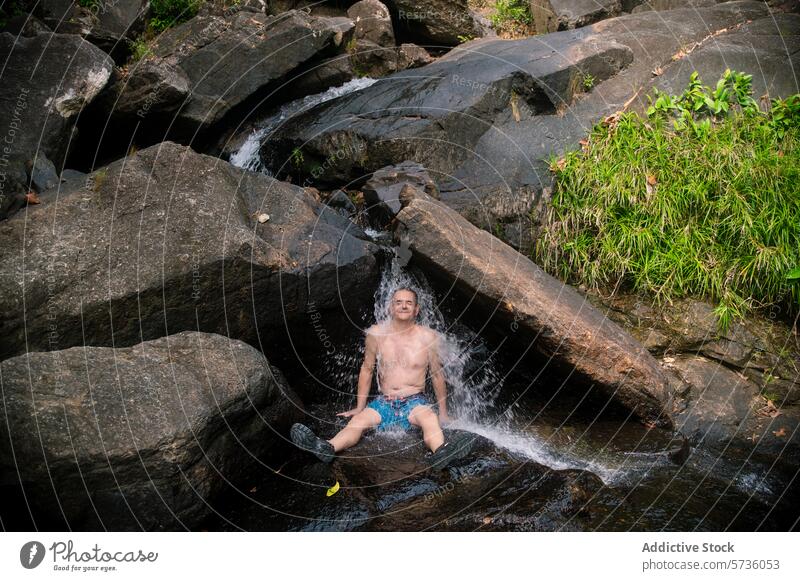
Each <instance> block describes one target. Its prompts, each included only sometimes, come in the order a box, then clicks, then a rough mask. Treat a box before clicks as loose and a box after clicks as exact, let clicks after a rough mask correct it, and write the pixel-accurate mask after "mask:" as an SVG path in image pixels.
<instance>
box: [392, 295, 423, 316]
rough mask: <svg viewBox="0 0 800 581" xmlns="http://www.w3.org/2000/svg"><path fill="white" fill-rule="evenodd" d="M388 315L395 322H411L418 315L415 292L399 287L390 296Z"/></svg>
mask: <svg viewBox="0 0 800 581" xmlns="http://www.w3.org/2000/svg"><path fill="white" fill-rule="evenodd" d="M389 314H391V315H392V318H393V319H394V320H396V321H413V320H414V319H416V318H417V315H418V314H419V303H418V302H417V292H416V291H415V290H413V289H410V288H408V287H401V288H399V289H397V290H396V291H394V294H392V302H391V304H390V305H389Z"/></svg>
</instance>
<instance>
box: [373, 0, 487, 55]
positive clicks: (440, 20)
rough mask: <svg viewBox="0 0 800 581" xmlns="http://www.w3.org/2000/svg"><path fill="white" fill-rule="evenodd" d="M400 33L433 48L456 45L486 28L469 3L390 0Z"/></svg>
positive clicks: (463, 0)
mask: <svg viewBox="0 0 800 581" xmlns="http://www.w3.org/2000/svg"><path fill="white" fill-rule="evenodd" d="M386 3H387V4H388V5H389V7H390V8H391V9H392V12H393V15H394V17H395V22H396V24H397V28H398V29H399V30H402V31H404V32H405V33H406V34H409V35H411V36H413V37H415V38H417V39H420V40H423V41H426V42H427V43H429V44H431V45H439V46H442V45H444V46H455V45H457V44H459V43H460V42H462V41H463V40H464V39H465V38H479V37H482V36H483V35H484V28H483V26H482V25H481V23H480V20H479V18H478V17H477V16H476V14H475V13H474V12H473V11H472V10H471V9H470V7H469V2H468V1H467V0H423V1H421V2H420V1H419V0H387V2H386Z"/></svg>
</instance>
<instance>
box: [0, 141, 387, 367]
mask: <svg viewBox="0 0 800 581" xmlns="http://www.w3.org/2000/svg"><path fill="white" fill-rule="evenodd" d="M0 246H2V247H3V248H4V252H3V253H2V256H1V257H0V273H2V277H0V312H2V313H3V315H2V318H0V335H2V338H1V339H0V358H5V357H9V356H11V355H16V354H19V353H25V352H27V351H52V350H58V349H63V348H66V347H70V346H74V345H99V346H110V345H114V346H128V345H133V344H135V343H138V342H140V341H142V340H148V339H154V338H157V337H162V336H165V335H168V334H171V333H175V332H178V331H183V330H200V331H207V332H215V333H220V334H224V335H229V336H231V337H232V338H236V339H243V340H246V341H248V342H251V343H253V344H258V343H259V341H261V342H264V343H266V342H270V341H277V336H283V335H285V333H286V332H288V331H287V329H288V330H290V331H291V333H292V336H291V338H292V339H293V341H294V343H290V342H288V341H284V342H282V343H280V344H281V345H283V348H284V349H285V350H286V351H289V350H291V349H292V348H293V347H295V348H297V346H298V344H302V342H303V336H304V333H305V336H308V337H309V340H310V341H313V342H312V343H311V345H312V347H314V349H315V350H316V351H320V350H322V349H323V348H322V346H321V344H320V342H319V341H318V340H317V336H318V334H319V333H318V329H315V326H318V323H317V322H315V321H317V319H319V318H320V317H321V318H322V319H323V320H324V321H325V324H326V325H327V326H328V328H329V329H330V331H329V333H328V335H329V336H333V335H334V334H335V333H334V330H342V331H344V330H345V329H347V330H352V329H355V328H357V325H358V324H359V322H360V321H361V313H362V311H363V310H364V309H365V305H369V304H372V294H373V291H374V289H375V288H376V285H377V279H378V270H379V268H378V267H379V265H378V259H377V253H378V248H377V247H376V246H375V245H373V244H372V243H371V242H370V241H369V239H368V238H367V237H366V236H365V235H364V233H363V232H362V231H361V230H360V229H359V228H357V227H356V226H355V225H353V224H352V223H351V222H350V221H348V220H347V219H345V218H343V217H341V216H339V215H338V214H336V212H335V211H333V210H331V209H326V207H325V206H323V205H321V204H320V203H319V202H317V201H316V199H315V198H314V196H313V195H312V194H311V193H309V192H308V191H306V190H304V189H303V188H300V187H297V186H292V185H290V184H287V183H283V182H279V181H277V180H274V179H272V178H269V177H267V176H265V175H261V174H255V173H251V172H246V171H244V170H240V169H239V168H236V167H234V166H232V165H230V164H228V163H226V162H223V161H221V160H219V159H217V158H212V157H208V156H205V155H200V154H197V153H195V152H194V151H192V150H191V149H189V148H187V147H183V146H180V145H177V144H174V143H170V142H166V143H163V144H161V145H159V146H153V147H151V148H148V149H146V150H142V151H140V152H138V153H136V154H135V155H132V156H130V157H127V158H125V159H122V160H120V161H118V162H115V163H113V164H111V165H109V166H107V167H105V168H102V169H100V170H98V171H95V172H94V173H92V174H91V175H90V176H88V178H87V179H86V180H84V181H81V180H73V181H69V182H68V183H66V184H62V188H61V191H60V192H59V195H58V196H57V198H55V197H54V199H53V201H52V202H45V203H43V204H41V205H39V206H36V207H32V208H29V209H28V211H27V212H26V215H25V216H22V215H18V216H16V217H14V218H12V219H10V220H7V221H5V222H2V223H0ZM309 313H314V314H315V315H316V316H315V317H314V318H310V317H311V316H310V314H309Z"/></svg>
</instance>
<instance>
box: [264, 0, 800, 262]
mask: <svg viewBox="0 0 800 581" xmlns="http://www.w3.org/2000/svg"><path fill="white" fill-rule="evenodd" d="M797 18H798V15H795V14H774V15H769V14H768V12H767V7H766V6H765V5H764V4H763V3H761V2H750V1H737V2H727V3H723V4H717V5H715V6H712V7H708V8H699V9H695V8H684V9H681V10H670V11H665V12H659V13H654V12H647V13H641V14H632V15H626V16H621V17H618V18H613V19H610V20H604V21H602V22H598V23H596V24H593V25H591V26H587V27H584V28H580V29H576V30H569V31H562V32H555V33H552V34H548V35H546V36H537V37H533V38H528V39H524V40H516V41H500V40H488V39H482V40H476V41H473V42H470V43H466V44H465V45H463V46H461V47H458V48H456V49H454V50H453V51H451V52H450V53H449V54H448V55H446V56H445V57H443V58H441V59H439V60H438V61H437V62H435V63H433V64H431V65H428V66H426V67H423V68H421V69H417V70H415V71H406V72H403V73H402V74H396V75H393V76H390V77H388V78H387V79H385V80H382V81H381V82H380V83H376V84H375V85H373V86H372V87H369V88H367V89H364V90H362V91H359V92H357V93H354V94H352V95H348V96H346V97H344V98H342V99H339V100H337V101H335V102H331V103H326V104H323V105H320V106H319V107H317V108H315V109H312V110H310V111H308V112H306V113H305V114H304V115H302V116H299V118H298V119H296V120H294V121H293V122H291V123H289V124H287V126H286V127H285V128H284V130H283V131H279V132H277V133H276V134H275V136H274V138H273V139H272V140H271V141H268V142H267V143H265V144H264V148H263V150H262V151H263V158H264V160H265V161H267V162H268V165H269V166H271V167H273V168H274V169H279V168H281V167H282V166H283V163H284V162H285V160H286V159H287V158H288V156H289V155H290V154H291V152H292V151H294V149H296V148H302V149H303V153H304V156H305V159H307V160H311V161H310V163H309V164H308V168H302V167H301V168H299V169H300V171H299V172H297V173H303V174H304V175H310V174H311V170H312V168H313V167H317V166H318V165H322V163H323V161H324V160H326V159H329V158H330V156H331V155H333V154H339V156H338V157H337V162H336V163H333V164H329V165H328V170H327V171H326V172H325V173H324V174H323V176H322V178H321V179H322V180H323V181H327V182H329V185H330V186H332V187H338V186H340V185H341V184H342V183H348V182H349V181H350V180H353V179H360V178H361V177H362V176H363V175H364V174H366V173H370V172H372V171H375V170H376V169H378V168H381V167H384V166H386V165H391V164H395V163H399V162H400V161H403V160H414V161H417V162H419V163H423V164H425V165H426V167H428V169H429V171H431V172H432V176H433V177H434V179H435V180H436V181H437V183H438V185H439V189H440V191H441V192H442V200H443V201H445V202H446V203H447V204H448V205H449V206H450V207H452V208H454V209H456V210H458V211H459V212H460V213H462V215H464V216H465V217H467V218H468V219H469V220H471V221H472V222H473V223H475V224H477V225H480V226H481V227H484V228H487V229H490V230H492V231H495V230H496V228H497V227H498V225H500V226H501V227H502V228H504V229H505V236H504V237H505V239H506V240H507V241H508V243H510V244H512V245H514V246H515V247H517V248H522V249H524V250H526V251H527V249H528V248H529V247H530V244H531V242H532V236H535V235H536V227H537V225H538V224H539V221H540V219H541V212H543V211H544V210H545V209H546V208H547V204H548V201H549V195H550V192H551V189H552V175H551V173H550V171H549V161H550V159H551V158H552V156H560V155H563V153H564V152H565V151H568V150H571V149H575V148H577V147H579V145H578V144H579V141H580V140H581V139H583V138H584V137H585V136H586V134H587V132H588V131H589V130H590V128H591V127H592V126H593V125H594V124H595V123H597V122H599V121H600V120H601V119H603V118H604V117H606V116H608V115H611V114H614V113H616V112H618V111H620V110H623V109H625V108H626V107H627V109H628V110H636V111H643V110H644V107H645V106H646V96H647V94H648V93H649V92H650V91H651V89H652V88H653V87H654V86H659V87H660V88H663V89H669V88H670V87H669V86H667V85H666V84H663V82H662V79H675V82H672V87H671V88H672V90H673V92H677V93H680V92H681V91H682V90H683V89H684V88H685V83H684V82H683V81H684V78H685V79H688V76H689V74H690V72H691V71H692V70H694V69H698V70H700V71H701V72H702V71H705V73H704V79H706V82H707V83H712V82H714V81H716V79H718V78H719V77H720V76H721V75H722V74H723V72H724V70H725V68H726V67H728V66H731V67H732V68H733V67H734V65H735V68H737V69H738V70H742V71H744V72H748V73H753V87H754V90H755V94H756V95H761V94H763V93H765V92H769V94H770V96H773V97H776V96H784V97H785V96H787V95H789V94H792V93H795V92H797V87H796V86H793V83H794V76H793V75H787V74H784V72H785V71H786V70H787V67H790V68H791V67H793V66H795V65H794V64H793V60H792V59H795V60H796V58H797V55H798V54H800V53H798V52H796V51H794V49H793V46H794V44H793V43H794V38H795V33H792V32H791V31H792V30H796V22H797ZM748 20H752V22H751V23H750V24H744V23H745V22H746V21H748ZM737 25H742V26H741V28H738V29H737V28H736V27H737ZM747 31H750V32H749V33H748V32H747ZM709 35H712V36H711V37H709ZM707 37H709V38H707ZM784 40H785V42H787V45H786V46H784V45H783V44H782V42H784ZM695 43H700V45H699V46H695ZM742 43H745V44H742ZM689 47H694V50H693V51H691V52H690V53H686V51H684V52H681V51H683V49H686V48H689ZM719 47H721V48H722V50H723V52H722V55H723V56H721V55H720V53H719V50H718V49H719ZM787 47H788V49H787ZM673 56H674V57H675V59H674V60H673ZM723 61H725V62H723ZM487 63H491V64H487ZM705 63H707V64H705ZM764 63H766V68H765V64H764ZM655 70H660V71H661V76H656V77H654V76H653V71H655ZM712 71H713V73H712ZM587 75H591V76H592V77H594V84H593V87H592V88H591V89H587V88H586V87H585V86H584V82H583V81H584V80H585V78H586V76H587ZM659 83H661V84H659ZM681 83H683V84H681ZM587 91H588V92H587ZM348 152H350V155H344V154H345V153H348ZM342 157H344V159H342ZM284 171H285V170H284ZM298 177H302V176H298ZM514 233H516V235H514V237H513V238H512V237H511V235H513V234H514Z"/></svg>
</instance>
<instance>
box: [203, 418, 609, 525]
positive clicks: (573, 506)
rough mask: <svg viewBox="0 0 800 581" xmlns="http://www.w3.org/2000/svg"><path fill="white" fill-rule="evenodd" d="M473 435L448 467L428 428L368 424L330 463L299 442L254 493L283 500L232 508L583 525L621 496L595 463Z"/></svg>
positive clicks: (297, 516)
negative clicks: (565, 464) (547, 459)
mask: <svg viewBox="0 0 800 581" xmlns="http://www.w3.org/2000/svg"><path fill="white" fill-rule="evenodd" d="M319 423H320V424H323V423H324V422H319ZM315 428H316V425H315ZM333 429H334V427H333V426H330V425H328V426H327V427H320V429H319V433H320V434H322V435H324V437H329V436H330V435H332V432H333ZM473 438H474V444H473V448H472V450H471V452H470V454H469V455H468V456H467V457H466V458H463V459H461V460H459V461H457V462H455V463H454V464H453V465H451V466H450V467H448V469H447V470H442V471H438V470H432V469H431V468H430V467H429V466H428V465H427V464H426V463H425V460H424V454H425V452H426V448H425V445H424V444H423V442H422V438H421V435H420V434H419V432H417V433H413V432H412V433H406V434H398V433H372V434H369V435H367V436H366V437H365V438H364V439H363V440H362V441H361V442H359V444H358V446H356V447H354V448H351V449H350V450H347V451H346V452H344V453H342V454H340V455H339V456H338V458H337V459H336V460H335V461H334V462H333V464H330V465H328V464H321V463H319V462H316V461H315V460H313V459H312V458H310V457H309V456H308V455H307V454H305V453H302V452H298V453H297V454H295V455H294V456H293V457H291V458H289V459H288V461H287V462H286V464H285V465H284V466H283V468H282V470H281V474H280V476H279V477H278V478H276V477H274V476H271V477H268V478H269V480H268V481H267V482H268V483H269V485H268V486H265V487H264V490H263V492H261V491H260V490H259V491H257V492H255V494H254V499H255V500H257V501H258V502H259V503H260V504H261V505H264V504H267V505H269V506H271V507H274V508H275V509H277V510H274V509H271V510H270V511H269V514H268V515H267V514H265V513H266V511H264V510H259V508H258V507H257V506H254V505H253V504H252V502H250V503H247V505H246V506H244V507H237V508H236V509H234V510H233V511H232V513H231V514H228V515H226V518H228V519H229V520H230V521H232V522H235V523H236V526H238V527H241V528H243V529H245V530H264V526H265V520H267V519H268V522H269V525H268V526H269V528H270V529H271V530H290V531H349V530H358V531H422V530H438V531H474V530H477V529H481V530H501V531H555V530H560V529H561V530H581V528H585V527H586V526H587V522H588V521H589V519H590V516H591V515H592V514H596V516H599V513H598V511H596V509H595V507H593V506H590V504H589V503H590V501H592V500H594V501H596V502H597V504H600V503H601V502H603V501H605V502H608V501H609V500H610V501H611V502H612V503H613V502H615V501H618V499H615V498H613V495H612V494H610V493H609V491H607V490H606V489H604V488H603V482H602V480H600V478H599V477H598V476H596V475H595V474H592V473H591V472H588V471H583V470H578V469H565V470H553V469H550V468H548V467H547V466H544V465H542V464H539V463H537V462H533V461H531V460H529V459H527V458H521V457H519V456H517V455H515V454H512V453H510V452H508V451H507V450H504V449H502V448H499V447H498V446H497V445H495V444H494V443H493V442H491V441H490V440H488V439H486V438H483V437H481V436H475V435H473ZM335 483H338V484H339V489H338V492H336V493H335V494H334V495H332V496H327V495H326V494H325V491H326V489H328V488H330V487H331V486H333V485H334V484H335ZM276 490H277V491H279V494H275V491H276ZM512 500H513V501H514V502H512ZM489 515H491V516H489ZM216 526H222V527H223V528H227V526H226V525H225V524H222V523H220V524H217V525H215V524H213V523H212V524H211V527H213V528H216ZM228 526H229V525H228Z"/></svg>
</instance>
